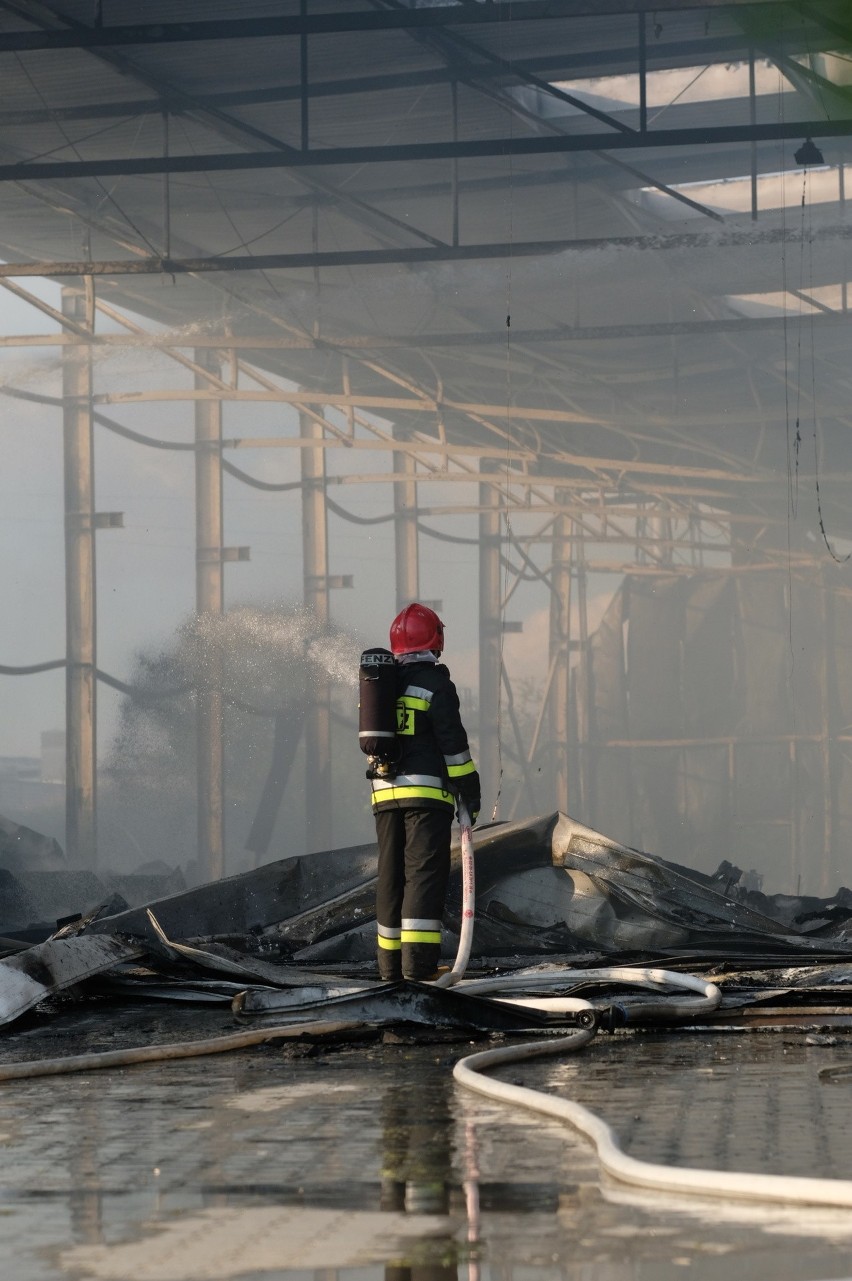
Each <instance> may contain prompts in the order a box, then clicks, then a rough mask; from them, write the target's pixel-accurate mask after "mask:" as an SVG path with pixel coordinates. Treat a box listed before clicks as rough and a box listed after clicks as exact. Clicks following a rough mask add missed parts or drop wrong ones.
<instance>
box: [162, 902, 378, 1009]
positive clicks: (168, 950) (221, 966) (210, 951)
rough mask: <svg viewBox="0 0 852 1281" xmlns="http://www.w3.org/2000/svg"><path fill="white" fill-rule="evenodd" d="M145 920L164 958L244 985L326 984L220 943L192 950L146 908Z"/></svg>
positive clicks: (351, 983)
mask: <svg viewBox="0 0 852 1281" xmlns="http://www.w3.org/2000/svg"><path fill="white" fill-rule="evenodd" d="M147 917H148V920H149V922H150V924H151V928H152V929H153V931H154V934H155V935H156V939H157V942H158V943H159V945H160V949H161V950H162V952H163V953H164V954H165V955H166V956H167V957H172V958H174V959H175V960H178V961H184V962H189V963H190V964H192V965H195V966H198V967H199V968H201V969H204V970H213V971H215V972H216V973H218V974H228V975H230V976H231V977H232V978H242V979H243V986H245V980H247V979H248V980H251V981H252V982H254V983H257V982H261V983H266V984H269V985H270V986H272V987H296V988H303V987H305V986H307V985H310V984H316V983H320V984H323V983H325V982H326V978H325V976H324V975H316V974H311V973H310V971H308V970H304V969H300V968H297V967H296V966H295V965H273V964H272V963H271V962H269V961H264V960H262V959H261V958H260V957H256V956H251V955H250V954H248V953H245V952H237V951H236V950H235V949H234V948H229V947H226V946H225V945H224V944H221V943H216V942H210V943H208V944H206V945H205V947H203V948H201V947H193V946H191V945H190V944H188V943H176V942H174V941H173V940H172V939H169V938H168V937H167V935H166V933H165V931H164V930H163V928H162V926H161V925H160V923H159V921H158V920H157V918H156V916H155V915H154V913H153V912H152V911H151V909H150V908H148V909H147ZM339 986H340V988H341V989H350V990H353V989H356V988H357V989H360V988H363V987H364V986H365V982H364V981H363V980H362V981H360V982H356V981H355V980H347V979H341V980H339Z"/></svg>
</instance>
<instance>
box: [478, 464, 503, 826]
mask: <svg viewBox="0 0 852 1281" xmlns="http://www.w3.org/2000/svg"><path fill="white" fill-rule="evenodd" d="M499 467H500V464H499V463H497V462H493V461H491V460H489V459H483V460H482V462H481V463H480V468H479V470H480V475H482V476H483V477H485V476H487V475H489V474H490V475H493V474H494V473H495V472H497V471H499ZM479 503H480V507H481V509H482V510H481V512H480V516H479V759H478V765H479V772H480V776H481V778H482V793H483V794H482V801H483V804H482V813H483V817H489V818H490V816H491V812H492V810H493V809H494V808H495V807H496V804H497V800H498V798H499V795H500V784H501V775H502V769H503V767H502V761H501V753H500V728H501V727H500V692H501V691H500V669H501V666H502V652H501V643H500V642H501V634H500V616H501V594H500V491H499V489H498V488H497V487H496V485H494V484H488V483H484V482H483V483H481V484H480V486H479Z"/></svg>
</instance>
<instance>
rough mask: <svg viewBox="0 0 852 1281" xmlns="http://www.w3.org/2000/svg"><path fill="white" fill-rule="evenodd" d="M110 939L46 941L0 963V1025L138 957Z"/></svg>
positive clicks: (135, 949)
mask: <svg viewBox="0 0 852 1281" xmlns="http://www.w3.org/2000/svg"><path fill="white" fill-rule="evenodd" d="M142 951H143V948H142V947H141V946H140V945H139V944H138V943H134V942H128V941H127V940H125V939H119V938H114V937H104V938H68V939H48V940H47V942H45V943H37V944H36V945H35V946H34V947H28V948H27V950H26V951H25V952H19V953H18V954H17V955H16V956H7V957H6V958H5V960H3V961H0V1024H4V1023H11V1022H12V1020H13V1019H16V1018H18V1017H19V1016H20V1015H21V1014H23V1013H25V1011H27V1010H30V1009H32V1008H33V1006H34V1005H38V1003H39V1001H43V1000H44V999H45V997H47V996H50V994H51V993H52V992H58V991H61V989H62V988H66V987H71V986H72V985H73V984H75V983H80V982H82V981H83V979H87V978H89V977H90V976H91V975H93V974H100V973H101V972H102V971H104V970H108V969H111V968H112V966H114V965H118V964H120V963H121V962H122V961H130V960H133V959H134V958H136V957H138V956H140V955H141V954H142Z"/></svg>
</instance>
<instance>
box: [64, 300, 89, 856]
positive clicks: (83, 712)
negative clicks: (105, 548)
mask: <svg viewBox="0 0 852 1281" xmlns="http://www.w3.org/2000/svg"><path fill="white" fill-rule="evenodd" d="M62 314H63V316H66V317H68V318H69V319H70V320H73V321H74V322H75V323H76V324H77V325H78V326H80V327H82V328H84V329H85V330H87V331H89V332H91V331H92V329H93V327H94V314H95V306H94V284H93V281H92V279H91V277H86V278H84V281H83V283H81V285H77V286H71V287H68V288H65V289H63V290H62ZM62 394H63V407H62V436H63V459H64V475H65V656H66V660H67V668H66V679H65V740H66V747H65V751H66V764H65V845H66V850H67V853H68V858H69V860H70V862H71V864H72V865H73V866H76V867H80V866H84V867H92V868H94V867H97V862H98V854H97V823H96V806H97V677H96V671H97V615H96V576H95V496H94V489H95V478H94V439H93V435H92V358H91V347H90V346H89V344H88V343H87V342H86V341H85V340H81V341H79V342H77V343H75V344H73V345H70V346H68V347H66V348H65V350H64V352H63V355H62Z"/></svg>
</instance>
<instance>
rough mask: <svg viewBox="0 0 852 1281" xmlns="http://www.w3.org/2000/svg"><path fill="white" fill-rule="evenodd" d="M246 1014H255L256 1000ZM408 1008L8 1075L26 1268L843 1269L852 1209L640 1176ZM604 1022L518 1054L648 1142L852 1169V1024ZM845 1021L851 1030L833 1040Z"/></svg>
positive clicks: (785, 1274)
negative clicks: (735, 1029) (368, 1023)
mask: <svg viewBox="0 0 852 1281" xmlns="http://www.w3.org/2000/svg"><path fill="white" fill-rule="evenodd" d="M239 1026H240V1027H241V1028H242V1027H244V1026H245V1025H244V1024H240V1025H239ZM234 1027H235V1024H234V1021H233V1019H232V1016H231V1015H230V1014H229V1013H223V1012H221V1011H218V1010H203V1009H198V1008H196V1007H188V1008H186V1009H184V1008H178V1009H176V1008H174V1007H168V1008H164V1009H157V1008H155V1009H153V1010H152V1007H151V1006H144V1007H143V1006H139V1007H135V1008H133V1007H128V1006H124V1007H122V1008H112V1007H109V1006H95V1007H93V1008H88V1007H87V1008H85V1009H81V1008H79V1007H78V1008H76V1009H72V1010H68V1011H67V1012H62V1011H60V1012H59V1013H58V1014H56V1015H54V1016H53V1017H52V1018H50V1019H45V1018H43V1017H39V1016H36V1017H34V1018H32V1019H31V1020H30V1021H29V1022H28V1023H27V1024H26V1025H24V1026H23V1027H21V1028H20V1030H17V1029H13V1030H7V1031H6V1032H5V1034H4V1039H3V1042H2V1044H0V1061H3V1062H11V1061H14V1060H22V1059H30V1058H38V1057H41V1056H43V1055H58V1054H66V1053H79V1052H81V1051H95V1050H98V1049H106V1048H111V1049H112V1048H118V1047H120V1046H122V1045H131V1044H148V1043H151V1042H152V1041H168V1040H181V1039H187V1038H189V1037H192V1036H211V1035H217V1034H222V1033H224V1032H227V1031H231V1030H234ZM412 1037H413V1034H411V1035H409V1034H406V1033H390V1034H385V1035H384V1037H383V1038H381V1039H372V1040H365V1041H363V1042H361V1043H358V1044H351V1043H350V1044H348V1045H340V1046H322V1047H316V1048H314V1047H308V1046H303V1045H285V1044H283V1043H276V1044H274V1045H271V1046H269V1047H265V1048H261V1049H252V1050H245V1051H241V1052H238V1053H235V1054H229V1055H217V1056H214V1057H207V1058H200V1059H191V1060H182V1061H178V1062H173V1063H164V1064H161V1065H150V1066H140V1067H133V1068H124V1069H119V1070H113V1071H106V1072H91V1073H86V1074H81V1075H72V1076H66V1077H56V1078H46V1079H38V1080H31V1081H11V1082H7V1083H4V1084H2V1085H0V1144H2V1152H3V1158H4V1159H3V1165H2V1173H0V1259H2V1261H3V1275H4V1277H5V1276H8V1277H9V1278H10V1279H11V1278H14V1281H59V1279H62V1281H90V1279H91V1281H196V1279H198V1281H207V1279H210V1281H219V1279H222V1281H225V1279H227V1281H249V1279H251V1281H271V1279H272V1278H279V1277H280V1278H287V1279H288V1281H455V1279H456V1278H459V1279H460V1281H539V1278H540V1279H541V1281H550V1279H551V1278H552V1279H553V1281H557V1279H563V1278H564V1279H565V1281H669V1278H674V1277H680V1276H682V1275H683V1274H684V1272H686V1271H691V1272H692V1274H693V1275H694V1276H695V1277H696V1278H698V1279H699V1281H717V1279H718V1281H721V1279H722V1278H724V1281H732V1278H748V1279H749V1281H764V1279H766V1281H769V1279H770V1278H771V1279H772V1281H830V1279H832V1278H837V1279H839V1278H849V1277H852V1210H850V1211H848V1212H845V1211H832V1210H816V1209H812V1210H801V1211H800V1210H790V1209H785V1208H777V1207H776V1208H771V1207H766V1206H759V1205H750V1206H743V1205H734V1204H730V1203H727V1202H724V1201H718V1202H717V1201H702V1200H697V1199H696V1198H686V1197H685V1198H683V1199H682V1200H678V1199H677V1198H673V1197H669V1196H661V1195H657V1194H642V1193H638V1192H634V1191H630V1190H628V1189H626V1188H621V1187H618V1186H617V1185H615V1184H614V1183H611V1182H606V1181H602V1180H601V1178H600V1176H599V1172H598V1168H597V1164H596V1161H595V1158H594V1155H593V1153H592V1150H591V1148H590V1147H589V1145H588V1144H587V1143H586V1141H585V1140H584V1139H582V1138H581V1137H579V1136H578V1135H575V1134H574V1133H573V1132H571V1131H570V1130H568V1129H566V1128H565V1127H563V1126H562V1125H560V1124H557V1123H556V1122H553V1121H550V1120H548V1119H546V1118H544V1117H540V1116H537V1115H535V1114H533V1113H529V1112H520V1111H514V1110H512V1109H510V1108H508V1107H506V1106H505V1105H501V1104H497V1103H492V1102H491V1101H489V1100H487V1099H484V1098H483V1097H482V1096H479V1095H475V1094H472V1093H469V1092H466V1091H462V1090H460V1089H459V1088H458V1087H457V1086H455V1085H454V1083H453V1080H452V1076H451V1070H452V1065H453V1063H454V1062H455V1061H456V1059H457V1058H459V1057H461V1056H462V1055H463V1054H465V1053H468V1052H471V1051H472V1050H473V1049H482V1048H486V1047H487V1044H488V1043H487V1042H484V1041H480V1042H477V1043H476V1045H473V1044H471V1043H469V1042H466V1041H460V1040H452V1041H447V1040H441V1041H437V1042H436V1043H433V1044H425V1043H423V1042H422V1040H419V1041H414V1040H413V1039H412ZM808 1040H809V1036H808V1033H807V1032H806V1031H804V1030H784V1031H771V1032H770V1031H763V1032H752V1033H721V1032H712V1033H707V1034H699V1033H694V1032H668V1033H653V1034H647V1033H639V1034H629V1035H628V1034H620V1035H616V1036H610V1037H608V1036H605V1035H601V1036H599V1037H598V1038H597V1039H596V1040H595V1041H594V1042H593V1043H592V1044H591V1045H590V1046H589V1047H588V1048H587V1049H586V1050H584V1051H582V1052H581V1053H580V1054H579V1055H577V1056H576V1057H572V1058H566V1059H563V1060H543V1061H541V1062H539V1063H535V1062H529V1063H524V1064H520V1065H517V1066H514V1067H512V1066H507V1067H505V1068H503V1069H500V1070H499V1071H498V1075H502V1076H504V1077H505V1078H506V1079H508V1080H512V1081H516V1082H519V1083H522V1084H524V1085H527V1086H530V1087H532V1088H541V1089H544V1090H551V1091H556V1092H559V1093H562V1094H564V1095H565V1096H567V1097H570V1098H574V1099H576V1100H578V1101H579V1102H581V1103H583V1104H585V1105H586V1106H588V1107H590V1108H591V1109H592V1110H594V1111H597V1112H599V1114H601V1115H602V1116H604V1117H605V1119H606V1120H607V1121H609V1122H610V1124H611V1125H613V1127H614V1128H615V1129H616V1132H617V1133H618V1134H619V1136H620V1138H621V1141H622V1145H623V1146H624V1148H625V1149H626V1150H627V1151H628V1152H630V1153H631V1154H633V1155H635V1156H640V1157H644V1158H646V1159H649V1160H655V1161H663V1162H671V1163H673V1164H681V1165H688V1164H700V1165H704V1166H711V1167H714V1168H719V1169H739V1170H755V1171H767V1172H773V1173H786V1174H801V1175H809V1174H810V1175H820V1176H834V1177H838V1178H847V1179H852V1078H850V1080H849V1081H848V1082H847V1081H845V1080H843V1079H842V1078H841V1079H838V1080H837V1081H835V1082H834V1083H833V1084H829V1083H826V1082H825V1081H824V1080H823V1081H821V1080H820V1077H819V1075H818V1073H819V1070H820V1069H821V1068H824V1067H832V1066H841V1067H845V1066H846V1065H847V1064H849V1061H850V1056H849V1050H850V1048H851V1047H852V1040H849V1039H847V1037H846V1036H845V1035H844V1034H839V1035H835V1036H834V1037H816V1038H814V1037H813V1035H812V1034H811V1036H810V1040H811V1041H812V1042H813V1041H814V1040H816V1042H817V1043H811V1044H809V1043H808ZM832 1041H833V1043H831V1042H832Z"/></svg>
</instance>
